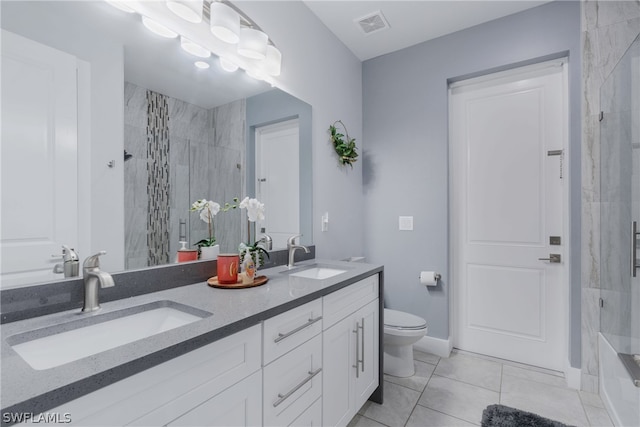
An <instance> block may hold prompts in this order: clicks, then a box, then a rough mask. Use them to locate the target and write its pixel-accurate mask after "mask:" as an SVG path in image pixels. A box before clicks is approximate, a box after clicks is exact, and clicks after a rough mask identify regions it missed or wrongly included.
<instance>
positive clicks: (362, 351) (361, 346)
mask: <svg viewBox="0 0 640 427" xmlns="http://www.w3.org/2000/svg"><path fill="white" fill-rule="evenodd" d="M358 327H359V328H360V329H362V338H360V348H361V350H360V356H362V359H360V362H362V365H360V369H362V372H364V317H363V318H362V326H358Z"/></svg>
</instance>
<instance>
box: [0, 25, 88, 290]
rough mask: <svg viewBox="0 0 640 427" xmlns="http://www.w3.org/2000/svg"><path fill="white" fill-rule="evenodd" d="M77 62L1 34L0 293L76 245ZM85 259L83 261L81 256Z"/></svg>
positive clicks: (46, 273)
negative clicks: (0, 209) (0, 208)
mask: <svg viewBox="0 0 640 427" xmlns="http://www.w3.org/2000/svg"><path fill="white" fill-rule="evenodd" d="M76 68H77V65H76V58H75V57H74V56H71V55H68V54H66V53H64V52H61V51H58V50H55V49H52V48H50V47H48V46H45V45H42V44H39V43H36V42H33V41H32V40H29V39H26V38H23V37H20V36H18V35H15V34H13V33H10V32H7V31H4V30H3V31H2V236H1V246H2V280H1V283H2V287H5V288H6V287H10V286H16V285H20V284H24V283H34V282H38V281H43V280H52V279H55V278H61V275H60V274H54V273H53V267H54V265H55V263H59V262H61V258H54V257H52V255H58V254H59V255H61V254H62V248H61V245H63V244H65V245H68V246H69V247H72V248H76V249H77V245H78V214H77V211H78V209H77V198H78V190H77V181H78V174H77V163H78V161H77V121H78V116H77V79H76ZM84 255H86V254H84Z"/></svg>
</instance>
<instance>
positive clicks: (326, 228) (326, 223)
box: [321, 212, 329, 231]
mask: <svg viewBox="0 0 640 427" xmlns="http://www.w3.org/2000/svg"><path fill="white" fill-rule="evenodd" d="M321 220H322V223H321V229H322V231H329V212H325V213H324V214H323V215H322V218H321Z"/></svg>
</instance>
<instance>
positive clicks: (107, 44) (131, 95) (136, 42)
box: [0, 1, 312, 288]
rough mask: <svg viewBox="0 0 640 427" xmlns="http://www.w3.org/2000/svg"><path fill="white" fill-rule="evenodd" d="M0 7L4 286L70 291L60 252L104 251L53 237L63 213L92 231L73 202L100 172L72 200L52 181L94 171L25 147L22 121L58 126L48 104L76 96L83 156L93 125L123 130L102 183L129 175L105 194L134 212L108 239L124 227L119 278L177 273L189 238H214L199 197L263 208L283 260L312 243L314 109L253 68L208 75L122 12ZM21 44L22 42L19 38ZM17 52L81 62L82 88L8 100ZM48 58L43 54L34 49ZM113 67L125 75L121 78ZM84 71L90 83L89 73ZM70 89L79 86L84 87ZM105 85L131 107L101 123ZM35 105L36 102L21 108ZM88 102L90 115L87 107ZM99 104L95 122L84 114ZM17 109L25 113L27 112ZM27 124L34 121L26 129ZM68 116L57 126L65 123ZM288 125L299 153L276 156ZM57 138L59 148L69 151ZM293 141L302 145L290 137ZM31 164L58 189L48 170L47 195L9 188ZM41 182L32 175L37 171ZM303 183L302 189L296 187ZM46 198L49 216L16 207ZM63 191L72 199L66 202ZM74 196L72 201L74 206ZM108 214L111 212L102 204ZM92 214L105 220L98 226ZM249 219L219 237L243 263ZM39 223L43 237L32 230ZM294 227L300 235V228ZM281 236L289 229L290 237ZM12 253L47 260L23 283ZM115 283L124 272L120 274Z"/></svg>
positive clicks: (228, 218)
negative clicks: (199, 210)
mask: <svg viewBox="0 0 640 427" xmlns="http://www.w3.org/2000/svg"><path fill="white" fill-rule="evenodd" d="M0 7H1V8H2V9H1V19H2V29H3V38H2V48H3V51H2V54H3V58H2V59H3V70H2V71H3V75H2V96H3V98H2V105H3V109H2V121H3V133H2V166H3V177H2V178H3V179H2V206H3V208H2V209H3V211H2V245H3V247H2V249H3V261H2V274H3V280H2V282H3V285H2V287H3V288H6V287H13V286H20V285H25V284H32V283H38V282H42V281H48V280H56V279H62V276H61V275H56V274H53V273H52V269H53V266H54V264H55V258H52V255H55V252H56V251H57V252H59V251H60V247H61V244H68V245H70V246H71V245H77V246H78V247H83V244H82V242H83V241H84V242H85V245H84V246H85V247H90V248H94V249H95V248H100V247H101V242H100V241H96V239H97V237H96V236H94V235H99V234H100V233H92V234H93V235H92V236H91V237H88V236H86V235H76V236H75V237H72V238H71V241H58V240H56V233H57V232H56V231H55V230H54V231H52V227H55V226H57V222H58V220H59V217H60V215H59V209H60V205H61V206H63V207H70V208H72V209H74V210H75V211H76V212H77V213H78V217H77V218H75V221H76V222H79V223H83V222H84V223H86V222H87V218H85V217H83V214H82V206H79V204H80V203H81V202H80V199H81V196H78V197H79V199H74V198H73V195H74V194H76V193H77V194H81V193H82V186H83V185H84V186H85V192H92V191H94V188H93V187H92V186H93V184H94V182H93V181H95V173H94V174H93V175H92V176H93V177H94V179H93V180H92V182H91V183H90V184H89V188H88V189H86V185H87V184H86V183H84V182H80V183H78V185H79V187H78V189H76V190H72V191H66V192H65V191H63V190H62V189H61V188H64V186H63V185H60V183H56V182H54V181H55V179H64V177H59V176H58V175H60V174H59V172H60V170H61V169H64V170H70V171H71V170H72V169H73V167H75V168H77V169H76V172H75V173H77V176H79V177H82V176H83V175H82V172H83V171H84V172H85V173H86V172H87V171H86V167H87V166H86V164H83V163H82V162H80V164H78V165H73V167H69V168H67V166H68V165H69V164H70V163H69V162H70V161H69V159H68V158H67V159H66V161H67V163H66V164H63V163H56V162H58V159H57V155H54V156H52V155H51V153H50V152H49V151H47V149H44V150H43V152H42V153H40V152H39V151H38V153H39V154H38V153H36V151H35V149H37V147H39V146H44V147H46V144H48V142H46V140H47V138H48V137H50V136H51V135H49V136H46V135H45V136H42V135H41V136H42V138H43V139H42V140H39V139H38V138H40V137H39V136H37V135H36V136H35V137H34V139H33V142H31V145H29V144H23V142H22V137H23V135H22V134H23V133H24V132H23V131H22V130H20V128H18V127H17V126H18V125H21V123H20V122H23V121H24V120H23V119H24V117H27V118H29V117H28V116H29V113H25V111H32V110H33V111H34V115H37V114H40V113H41V116H42V117H45V121H47V120H48V119H47V117H49V118H51V117H53V116H54V115H53V114H51V115H49V116H48V115H47V114H49V113H47V111H45V110H47V108H48V107H47V108H45V107H43V108H41V109H40V110H43V111H42V112H38V111H36V110H38V108H35V107H36V106H39V105H43V104H46V103H47V102H50V104H51V105H52V107H51V108H56V107H55V105H57V104H59V103H60V101H59V100H58V99H57V98H55V96H57V94H58V93H60V94H61V96H62V97H64V96H65V93H66V95H67V98H73V97H72V96H68V95H69V93H72V94H74V96H75V97H76V98H77V100H78V104H77V105H76V106H75V107H74V108H75V110H74V109H73V108H71V109H70V110H69V111H71V112H72V113H73V114H76V117H77V122H78V130H77V132H78V136H77V137H76V139H75V141H76V143H77V145H78V150H79V151H80V152H82V151H86V150H85V149H84V148H82V147H83V144H87V143H88V144H89V145H90V146H91V145H92V144H94V145H93V146H92V149H93V151H97V150H95V144H96V138H95V137H94V136H93V135H95V131H96V129H95V127H96V123H98V124H99V125H100V126H105V129H108V130H110V131H114V130H121V132H118V133H117V136H118V137H117V138H114V139H116V141H113V143H114V144H121V146H122V148H123V153H122V155H121V157H119V158H117V159H115V164H114V166H115V167H114V169H113V171H108V172H114V175H106V173H107V172H105V176H107V177H109V176H119V177H120V179H122V181H123V185H121V186H119V187H121V188H118V189H117V190H116V191H115V192H114V194H113V195H111V194H108V195H105V196H104V197H106V198H108V197H120V198H123V199H124V203H121V202H119V203H117V204H116V205H118V206H123V209H124V215H123V217H124V223H123V224H118V223H116V224H115V225H113V226H112V225H111V224H108V223H107V224H104V227H113V230H111V232H112V233H122V234H123V235H124V238H122V239H120V240H121V241H122V242H123V243H122V244H119V246H121V247H118V248H116V250H115V251H114V250H113V249H112V251H111V253H110V256H111V258H112V259H113V258H118V261H117V263H116V265H118V267H121V268H117V269H120V270H121V269H138V268H146V267H149V266H156V265H162V264H167V263H172V262H175V255H176V251H177V249H178V248H179V243H178V242H179V241H180V240H181V239H185V240H186V241H187V242H188V245H189V246H193V243H195V242H196V241H198V240H200V239H202V238H204V237H207V234H208V228H207V224H206V223H204V222H203V221H201V220H200V219H199V216H198V215H197V214H196V213H190V212H189V207H190V206H191V203H192V202H193V201H195V200H196V199H201V198H206V199H208V200H214V201H216V202H218V203H220V204H224V203H225V202H230V201H231V200H232V198H233V197H240V198H242V197H244V196H250V197H262V198H263V199H264V200H261V201H264V202H265V205H266V217H267V220H266V221H265V223H264V224H258V233H259V234H260V233H268V234H270V235H272V236H277V237H276V238H274V243H275V245H274V249H278V248H282V247H283V246H284V239H283V238H281V237H280V236H281V235H282V236H284V235H287V234H288V233H300V234H303V238H302V240H301V241H302V243H303V244H311V243H312V224H311V215H312V213H311V201H312V192H311V190H312V181H311V179H312V178H311V106H310V105H308V104H306V103H305V102H303V101H301V100H299V99H297V98H295V97H293V96H291V95H289V94H287V93H285V92H283V91H281V90H279V89H276V88H273V87H271V85H269V84H267V83H266V82H264V81H259V80H255V79H253V78H252V77H249V76H248V75H246V73H244V72H243V71H242V70H238V71H236V72H233V73H229V72H226V71H224V70H222V69H221V68H220V67H219V64H218V61H217V58H216V57H214V56H212V57H211V58H209V59H206V60H204V61H205V62H207V63H208V64H209V65H210V67H209V68H208V69H200V68H197V67H195V66H194V63H195V61H197V60H198V59H197V58H195V57H191V56H189V55H188V54H186V53H185V52H184V51H182V50H181V49H180V47H179V43H178V42H177V41H176V40H175V39H164V38H161V37H159V36H157V35H155V34H152V33H150V32H149V31H147V30H146V29H145V28H144V27H143V25H142V24H141V22H140V17H139V16H138V15H128V14H126V13H123V12H121V11H118V10H116V9H114V8H113V7H111V6H110V5H109V4H107V3H106V2H104V1H87V2H78V1H2V2H1V3H0ZM240 7H241V4H240ZM7 32H9V33H7ZM13 35H17V36H18V38H17V39H16V40H13ZM13 42H15V43H17V44H18V48H15V47H14V48H13V49H14V50H15V51H16V52H18V54H17V56H20V57H22V52H24V51H26V50H27V49H24V48H23V45H22V43H26V44H27V45H28V44H29V43H30V42H36V43H38V44H40V45H44V46H45V47H49V48H52V49H55V50H56V51H60V52H63V53H67V54H69V55H71V57H75V58H77V59H78V62H79V63H80V65H79V69H80V71H79V72H78V76H79V77H78V82H77V84H78V86H77V87H76V88H75V89H70V90H69V91H66V89H61V88H60V87H58V84H59V81H62V80H64V79H59V78H58V77H57V75H53V77H52V78H51V79H50V81H49V84H50V86H41V87H40V86H38V87H36V86H35V85H32V84H25V85H24V87H20V86H18V85H16V89H15V90H12V91H10V90H8V89H7V90H6V89H5V88H7V87H9V86H11V83H12V82H10V81H9V80H8V79H9V78H10V75H11V72H13V73H18V74H25V73H27V72H26V71H24V70H25V68H24V65H15V66H14V65H12V52H11V47H10V46H9V45H10V43H13ZM38 48H39V47H38V46H36V50H37V49H38ZM35 55H36V56H37V55H39V56H37V57H38V58H39V57H41V56H43V54H42V53H39V52H36V54H35ZM7 58H9V60H7ZM112 58H113V59H112ZM21 61H23V62H24V63H27V68H26V69H27V70H29V69H30V68H29V64H31V63H33V61H31V60H30V59H28V58H27V59H24V58H21ZM38 61H39V60H38ZM38 61H36V62H38ZM5 62H6V63H7V64H8V65H7V66H6V67H8V68H6V67H5ZM63 62H64V61H63ZM83 64H84V65H83ZM111 66H113V68H115V69H110V67H111ZM10 67H13V68H10ZM20 67H23V68H20ZM83 67H84V70H85V73H86V74H87V75H89V76H91V78H90V79H85V80H89V81H87V82H84V89H83V86H82V85H83V77H82V71H83ZM35 68H38V67H35ZM38 69H39V68H38ZM87 69H90V70H91V71H90V72H87V71H86V70H87ZM56 70H57V68H56ZM57 72H58V71H55V73H57ZM98 73H102V74H103V75H104V76H103V75H100V76H99V77H100V78H104V80H99V79H98V78H96V76H97V75H98ZM36 78H37V77H36ZM65 84H71V85H73V82H71V83H69V82H66V83H65ZM105 84H107V85H109V86H110V88H114V90H120V91H121V93H122V96H121V98H120V99H121V100H122V101H121V102H120V104H121V105H114V106H113V108H111V109H110V110H109V111H105V112H104V113H103V114H96V111H97V108H96V107H95V105H97V104H99V103H100V102H99V101H100V100H99V99H96V96H97V95H96V93H98V91H96V85H101V87H99V88H98V89H103V90H104V85H105ZM73 90H77V92H72V91H73ZM49 92H50V93H49ZM51 93H53V95H51ZM43 94H45V95H43ZM49 95H51V96H49ZM11 97H13V98H11ZM25 97H26V98H28V101H27V102H26V103H23V98H25ZM5 98H7V99H5ZM54 98H55V99H54ZM83 98H84V99H85V101H84V102H86V104H83ZM43 100H44V101H43ZM29 102H31V103H32V104H29ZM70 102H72V101H70ZM89 102H90V103H91V105H92V108H91V110H90V112H91V114H89V113H88V112H87V109H86V108H83V105H88V103H89ZM30 105H31V107H30ZM11 106H16V108H15V110H16V111H15V112H14V111H11ZM23 107H24V108H23ZM20 109H22V110H24V111H22V112H21V111H18V110H20ZM112 110H115V111H112ZM56 114H57V113H56ZM20 115H22V116H24V117H23V118H22V119H20V117H19V116H20ZM58 116H60V114H57V115H56V119H55V120H57V117H58ZM89 116H91V117H89ZM16 118H18V119H20V120H18V119H16ZM55 120H54V119H51V120H48V121H49V122H53V121H55ZM7 121H11V122H12V123H16V126H14V127H11V129H9V128H8V129H7V130H6V131H5V129H4V127H5V126H4V123H5V122H7ZM85 122H87V123H89V122H90V123H91V126H93V129H90V130H87V129H86V126H83V124H84V123H85ZM23 124H24V123H22V125H23ZM290 125H293V126H294V127H296V132H297V142H296V144H297V146H296V150H291V149H290V147H291V145H289V146H288V147H289V148H287V149H280V150H278V149H277V146H273V145H268V143H269V142H272V141H273V138H271V139H270V135H273V133H270V132H273V131H274V129H275V131H276V132H277V131H278V129H279V128H280V127H282V126H284V127H286V126H290ZM51 126H52V127H51V128H47V129H44V131H43V132H41V133H42V134H46V133H49V134H55V133H56V132H58V131H59V130H60V129H63V128H64V127H65V124H64V123H60V124H57V122H56V123H54V124H53V125H51ZM56 126H57V127H56ZM56 129H57V130H56ZM83 129H84V131H83ZM83 132H85V133H86V135H91V136H86V135H85V137H84V139H83V136H82V133H83ZM92 132H93V133H92ZM281 133H282V132H281ZM120 134H122V136H121V139H119V138H120ZM286 135H291V133H290V132H289V133H287V134H286ZM27 137H28V136H27ZM53 139H54V140H52V141H53V142H50V144H58V145H60V143H59V141H55V138H53ZM87 141H88V142H87ZM107 143H109V142H107ZM288 143H289V144H291V140H290V139H289V142H288ZM39 144H40V145H39ZM42 144H44V145H42ZM16 147H23V148H16ZM273 147H276V148H273ZM125 150H126V153H125V152H124V151H125ZM85 155H86V154H85ZM91 155H92V154H89V156H91ZM93 155H95V153H94V154H93ZM71 158H72V159H73V157H71ZM16 159H21V160H19V161H16ZM34 162H35V163H34ZM38 162H40V163H38ZM47 162H50V163H47ZM34 164H35V165H40V170H42V171H45V170H47V171H49V172H51V177H50V176H48V175H47V173H44V172H43V173H42V174H41V177H40V179H41V181H46V182H45V183H44V184H43V183H42V182H40V183H38V181H37V180H34V181H33V182H28V183H26V184H24V185H23V184H21V183H20V177H18V176H16V177H15V178H18V179H13V180H7V177H8V176H7V175H8V174H10V173H19V171H20V170H23V169H24V166H25V165H30V167H31V168H32V167H33V165H34ZM92 165H93V163H92ZM283 166H284V167H286V171H287V174H284V175H283V174H279V175H278V174H274V173H273V171H282V170H285V169H284V168H283ZM269 171H271V172H269ZM5 172H6V173H5ZM89 172H91V171H89ZM94 172H95V171H94ZM69 174H71V172H69ZM117 174H120V175H117ZM31 175H34V174H33V170H32V173H31ZM69 177H71V178H69ZM69 179H73V175H72V174H71V175H69V176H68V177H67V182H68V180H69ZM105 179H110V178H105ZM294 181H295V184H296V185H291V184H292V183H294ZM292 189H297V190H296V191H297V192H298V194H297V197H296V198H293V197H287V196H286V194H290V192H291V191H292ZM38 191H40V192H41V193H42V195H43V198H46V199H47V200H46V203H43V209H40V210H33V211H32V212H31V213H30V212H29V210H28V209H26V210H25V209H19V208H16V207H15V203H18V202H19V201H20V199H21V198H23V199H24V198H29V197H30V195H35V196H37V195H38ZM65 193H67V195H66V196H65V198H63V197H61V195H63V194H65ZM68 193H71V195H72V196H71V197H69V194H68ZM91 197H96V195H95V194H92V195H91ZM61 199H62V200H61ZM108 202H109V200H106V201H105V204H106V205H108ZM12 206H14V207H12ZM25 211H26V212H25ZM103 214H104V215H107V213H103ZM43 215H50V216H51V217H52V219H45V220H40V219H41V217H42V216H43ZM94 215H95V212H93V213H92V215H91V216H90V218H94ZM242 215H243V213H242V212H240V211H238V210H236V211H229V212H224V213H222V212H221V213H219V214H218V215H217V216H216V219H215V223H214V224H215V235H216V238H217V240H218V242H219V244H220V250H221V251H223V252H235V251H237V247H238V244H239V243H240V242H242V241H245V240H246V231H245V230H246V226H245V224H246V223H245V219H244V218H245V217H243V216H242ZM291 218H294V219H295V221H292V220H291ZM33 222H37V223H39V224H43V225H42V226H41V227H38V226H36V227H34V226H33ZM29 224H31V225H29ZM291 224H294V226H293V228H291ZM283 225H286V226H289V228H286V227H284V228H282V226H283ZM71 227H73V225H72V226H71ZM92 227H93V229H95V227H96V224H85V229H87V228H89V229H92ZM34 228H35V229H36V230H33V229H34ZM21 229H29V230H33V231H31V232H29V233H27V234H26V235H24V233H22V232H18V231H15V230H21ZM80 230H82V227H80ZM21 233H22V234H21ZM80 233H81V232H80ZM72 234H73V233H72ZM74 238H75V239H76V242H75V243H74V241H73V239H74ZM35 241H40V242H44V243H42V244H38V245H39V246H38V245H34V244H33V242H35ZM36 246H37V248H36ZM52 252H53V253H52ZM113 252H116V253H113ZM7 253H12V254H15V258H16V260H17V259H24V258H34V259H42V260H43V262H42V263H41V264H43V265H40V266H35V267H28V266H27V267H25V266H23V265H20V266H19V268H22V269H23V271H21V272H16V273H15V274H14V273H12V271H11V270H12V268H14V264H15V265H17V264H16V263H18V264H21V263H20V262H17V261H16V260H13V259H11V257H9V258H5V256H4V255H5V254H7ZM36 253H37V255H34V254H36ZM87 255H89V253H86V252H85V253H80V257H81V259H83V258H84V257H86V256H87ZM5 259H6V262H5ZM25 268H26V270H24V269H25ZM29 268H31V270H29ZM111 271H112V272H114V270H113V269H112V270H111Z"/></svg>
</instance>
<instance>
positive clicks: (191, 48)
mask: <svg viewBox="0 0 640 427" xmlns="http://www.w3.org/2000/svg"><path fill="white" fill-rule="evenodd" d="M180 47H181V48H182V49H183V50H184V51H186V52H189V53H190V54H191V55H194V56H197V57H198V58H208V57H210V56H211V52H209V51H208V50H207V49H205V48H203V47H202V46H200V45H199V44H198V43H195V42H193V41H191V40H189V39H188V38H186V37H185V36H180Z"/></svg>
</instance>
